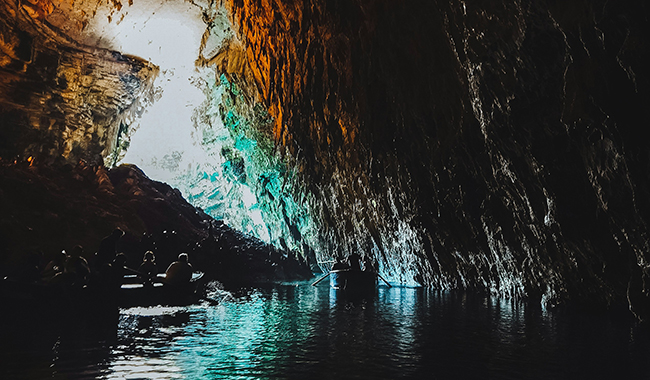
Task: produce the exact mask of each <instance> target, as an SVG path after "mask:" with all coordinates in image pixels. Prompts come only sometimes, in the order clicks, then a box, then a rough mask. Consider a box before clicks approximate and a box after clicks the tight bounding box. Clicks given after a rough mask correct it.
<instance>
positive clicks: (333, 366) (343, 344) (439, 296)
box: [0, 283, 650, 379]
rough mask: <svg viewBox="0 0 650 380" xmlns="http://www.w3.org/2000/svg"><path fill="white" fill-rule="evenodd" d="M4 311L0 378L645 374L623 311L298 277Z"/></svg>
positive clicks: (648, 357) (647, 342) (640, 346)
mask: <svg viewBox="0 0 650 380" xmlns="http://www.w3.org/2000/svg"><path fill="white" fill-rule="evenodd" d="M16 314H17V313H16ZM10 317H11V313H5V314H4V318H5V319H6V321H4V322H3V323H4V325H5V326H6V327H7V328H6V329H3V332H2V336H0V338H2V339H0V341H1V342H0V358H1V359H0V364H2V367H1V368H2V369H0V378H2V379H41V378H42V379H45V378H54V379H78V378H89V379H96V378H99V379H339V378H346V379H353V378H354V379H399V378H405V379H466V378H467V379H483V378H488V379H565V378H566V379H573V378H603V379H605V378H650V339H649V337H650V334H649V333H648V329H647V328H646V327H643V326H638V325H637V324H635V323H634V322H633V321H632V320H630V319H629V318H627V314H625V313H621V314H615V313H609V314H593V313H576V312H568V311H566V310H551V311H545V310H542V309H540V308H539V307H531V306H527V305H526V304H524V303H513V302H510V301H506V300H502V299H498V298H491V297H486V296H480V295H472V294H468V293H460V292H458V293H453V292H451V293H450V292H437V291H429V290H425V289H419V288H392V289H388V288H386V287H380V288H379V290H378V292H377V294H376V295H375V296H374V297H371V298H369V299H366V300H355V301H350V300H348V299H346V298H345V297H342V296H341V295H339V294H336V293H334V291H331V290H330V289H329V288H328V287H327V286H326V285H325V286H318V287H312V286H309V284H308V283H300V284H287V285H277V286H273V287H269V288H267V289H258V290H246V291H242V292H240V293H239V294H234V295H233V296H232V297H228V298H227V299H225V300H223V301H222V302H221V303H220V304H218V305H215V304H209V303H207V302H206V303H204V304H200V305H193V306H189V307H153V308H130V309H121V310H120V311H119V313H116V314H115V316H113V317H110V318H106V319H105V320H102V321H97V320H91V321H87V320H70V318H68V320H66V321H56V322H55V323H54V322H50V319H49V318H48V316H46V315H41V316H31V317H29V318H27V319H25V318H21V320H20V321H18V320H16V319H12V318H10ZM72 319H74V318H72Z"/></svg>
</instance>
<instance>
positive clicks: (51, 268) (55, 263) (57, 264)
mask: <svg viewBox="0 0 650 380" xmlns="http://www.w3.org/2000/svg"><path fill="white" fill-rule="evenodd" d="M67 257H68V256H67V255H66V254H65V251H60V252H57V253H56V254H55V255H54V257H53V258H52V260H50V262H49V263H47V265H45V268H44V269H43V272H41V276H42V277H43V280H44V281H46V282H47V281H50V280H51V279H52V278H53V277H54V276H56V275H57V274H59V273H63V265H64V264H65V259H66V258H67Z"/></svg>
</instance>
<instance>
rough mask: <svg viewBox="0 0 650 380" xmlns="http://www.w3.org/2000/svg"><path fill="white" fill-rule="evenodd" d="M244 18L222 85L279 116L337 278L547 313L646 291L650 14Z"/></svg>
mask: <svg viewBox="0 0 650 380" xmlns="http://www.w3.org/2000/svg"><path fill="white" fill-rule="evenodd" d="M227 3H228V6H229V7H230V9H231V13H232V18H233V24H234V27H235V29H236V30H237V33H238V38H239V40H238V42H237V43H233V44H231V48H230V51H227V52H225V53H224V54H225V56H226V57H225V58H223V59H222V60H221V69H222V70H223V71H225V72H227V73H228V74H229V75H230V76H231V77H234V78H236V80H239V81H241V82H242V83H244V87H247V88H248V91H249V92H250V93H251V94H253V95H254V96H255V97H256V99H258V101H259V102H262V103H263V104H265V105H266V106H267V107H268V109H269V112H270V113H271V115H272V116H273V117H274V118H275V123H274V124H273V126H272V129H273V135H274V138H275V140H276V143H277V145H278V147H279V149H280V150H281V151H282V152H283V153H284V154H285V156H286V157H288V158H289V159H290V160H295V165H296V167H298V168H299V170H300V173H301V176H302V178H304V181H305V183H307V184H308V185H307V186H309V191H310V194H311V195H313V197H312V198H310V199H311V200H310V201H308V204H307V205H306V207H308V208H309V209H310V210H311V211H312V212H313V213H314V215H316V218H317V219H318V221H319V223H320V227H321V230H320V235H319V238H318V242H317V243H316V245H317V247H316V248H315V249H316V251H317V255H318V258H319V260H323V261H325V260H327V259H329V258H331V257H333V256H335V255H337V254H342V255H345V254H347V253H349V252H351V251H355V250H361V251H362V252H371V254H372V255H373V256H374V257H375V258H377V259H378V260H379V262H380V264H381V265H382V266H383V268H384V270H386V271H387V274H389V275H391V277H392V278H393V279H398V280H400V281H402V282H407V283H408V282H409V281H415V282H418V283H422V284H425V285H433V286H437V287H441V288H456V287H467V288H477V289H486V290H490V291H493V292H496V293H499V294H509V295H514V296H533V297H541V299H542V301H543V303H545V304H554V303H556V302H560V301H561V300H566V299H582V300H585V299H587V300H590V301H597V302H602V303H605V304H608V303H611V302H614V301H620V300H624V299H626V295H628V296H629V295H630V294H631V293H634V292H637V293H638V292H640V291H641V288H642V287H643V285H639V284H642V282H639V281H637V280H635V278H636V279H638V278H640V277H641V276H642V275H641V271H642V270H646V269H647V268H648V265H649V263H648V256H647V250H648V240H647V227H646V221H647V217H648V211H649V210H650V208H649V207H648V201H647V199H648V196H647V195H648V181H647V178H648V153H647V148H646V146H647V140H645V131H644V128H643V124H644V123H643V122H642V120H644V118H643V116H644V115H643V112H644V107H643V106H644V105H645V104H648V76H647V69H645V67H644V62H646V61H647V58H648V47H647V42H645V41H644V36H647V35H648V22H647V21H648V20H647V18H648V9H647V6H646V5H644V4H642V3H640V2H633V1H628V2H617V3H616V4H614V3H612V2H607V1H596V2H587V1H573V2H568V3H565V2H555V1H542V0H539V1H498V0H494V1H482V2H479V3H477V2H464V1H406V2H389V1H363V0H357V1H336V0H333V1H318V0H311V1H288V0H269V1H255V0H230V1H228V2H227ZM228 54H230V55H231V57H232V60H231V61H236V62H240V64H237V65H233V64H228ZM242 56H244V57H245V63H244V64H241V59H242V58H241V57H242ZM224 62H225V64H224ZM628 285H631V292H628V289H627V288H628ZM646 290H647V289H646ZM626 293H628V294H626Z"/></svg>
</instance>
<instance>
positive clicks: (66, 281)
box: [21, 228, 193, 289]
mask: <svg viewBox="0 0 650 380" xmlns="http://www.w3.org/2000/svg"><path fill="white" fill-rule="evenodd" d="M122 236H124V232H123V231H122V230H121V229H119V228H116V229H115V230H114V231H113V232H112V233H111V234H110V235H108V236H106V237H105V238H104V239H103V240H102V241H101V243H100V245H99V248H98V250H97V252H96V253H95V254H94V255H91V256H90V257H89V259H90V260H88V259H86V257H87V256H86V255H84V254H83V247H82V246H81V245H76V246H74V247H73V248H72V249H71V250H70V251H69V252H66V251H65V250H63V251H61V252H59V253H57V254H56V255H55V256H54V257H53V258H52V260H51V261H50V262H48V263H47V264H46V265H45V266H44V267H43V268H42V269H41V268H39V263H37V262H34V263H31V264H30V265H29V268H28V270H26V271H25V273H27V272H29V273H30V274H29V276H21V277H23V278H22V279H23V280H28V281H32V282H42V283H45V284H48V285H54V286H63V287H71V288H83V287H85V286H93V287H96V288H100V289H118V288H119V287H120V286H121V285H122V283H123V279H124V276H125V275H127V274H136V275H137V276H138V278H139V279H140V281H141V282H142V283H143V284H144V285H145V286H149V285H153V283H154V282H156V281H159V279H158V273H159V268H158V265H157V263H156V256H155V254H154V252H153V251H150V250H149V251H146V252H145V253H144V255H143V260H142V263H141V264H140V265H139V267H138V268H137V269H132V268H129V267H128V266H127V257H126V255H125V254H124V253H121V252H118V250H117V247H118V242H119V240H120V238H121V237H122ZM192 272H193V268H192V265H191V264H190V263H189V257H188V255H187V253H181V254H180V255H179V256H178V259H177V260H176V261H174V262H173V263H171V264H170V265H169V266H168V267H167V270H166V271H165V272H164V273H165V276H164V277H163V278H160V282H162V283H164V284H167V285H170V286H181V285H183V284H189V283H190V280H191V279H192Z"/></svg>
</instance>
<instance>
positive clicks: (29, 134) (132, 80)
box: [0, 0, 158, 163]
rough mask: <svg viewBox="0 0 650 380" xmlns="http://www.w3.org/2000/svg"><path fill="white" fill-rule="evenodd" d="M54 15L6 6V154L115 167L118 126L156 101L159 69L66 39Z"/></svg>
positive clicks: (2, 69) (28, 6)
mask: <svg viewBox="0 0 650 380" xmlns="http://www.w3.org/2000/svg"><path fill="white" fill-rule="evenodd" d="M53 10H54V7H53V5H52V3H51V2H49V1H47V0H44V1H41V2H36V1H35V2H20V3H19V2H17V1H16V2H14V1H12V0H8V1H3V2H2V4H0V16H2V17H1V18H0V36H1V38H0V126H1V127H0V157H1V158H2V159H3V160H21V161H22V160H36V162H39V163H51V162H53V161H56V160H59V159H63V160H64V161H67V162H76V161H78V160H79V159H84V160H87V161H89V162H90V163H97V162H99V161H106V162H107V163H109V162H111V161H114V159H113V158H112V153H113V152H115V151H116V149H117V147H118V146H119V145H120V140H119V138H118V135H119V133H120V129H121V128H123V127H124V126H126V125H129V124H131V123H132V121H133V120H135V119H137V118H138V117H139V116H140V115H141V114H142V112H143V110H144V107H145V106H146V105H148V104H149V103H150V102H151V101H152V100H153V99H152V97H153V93H152V82H153V78H155V76H156V75H157V72H158V68H157V67H156V66H155V65H152V64H150V63H148V62H147V61H144V60H142V59H139V58H136V57H131V56H126V55H122V54H120V53H119V52H115V51H111V50H106V49H100V48H96V47H93V46H87V45H84V44H82V43H79V42H77V41H75V40H72V39H70V38H68V37H67V36H66V35H63V34H61V33H60V32H59V30H58V29H56V28H54V27H52V25H51V24H48V23H44V22H43V19H44V18H45V17H47V16H48V15H50V14H51V13H52V11H53ZM68 21H70V20H68Z"/></svg>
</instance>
